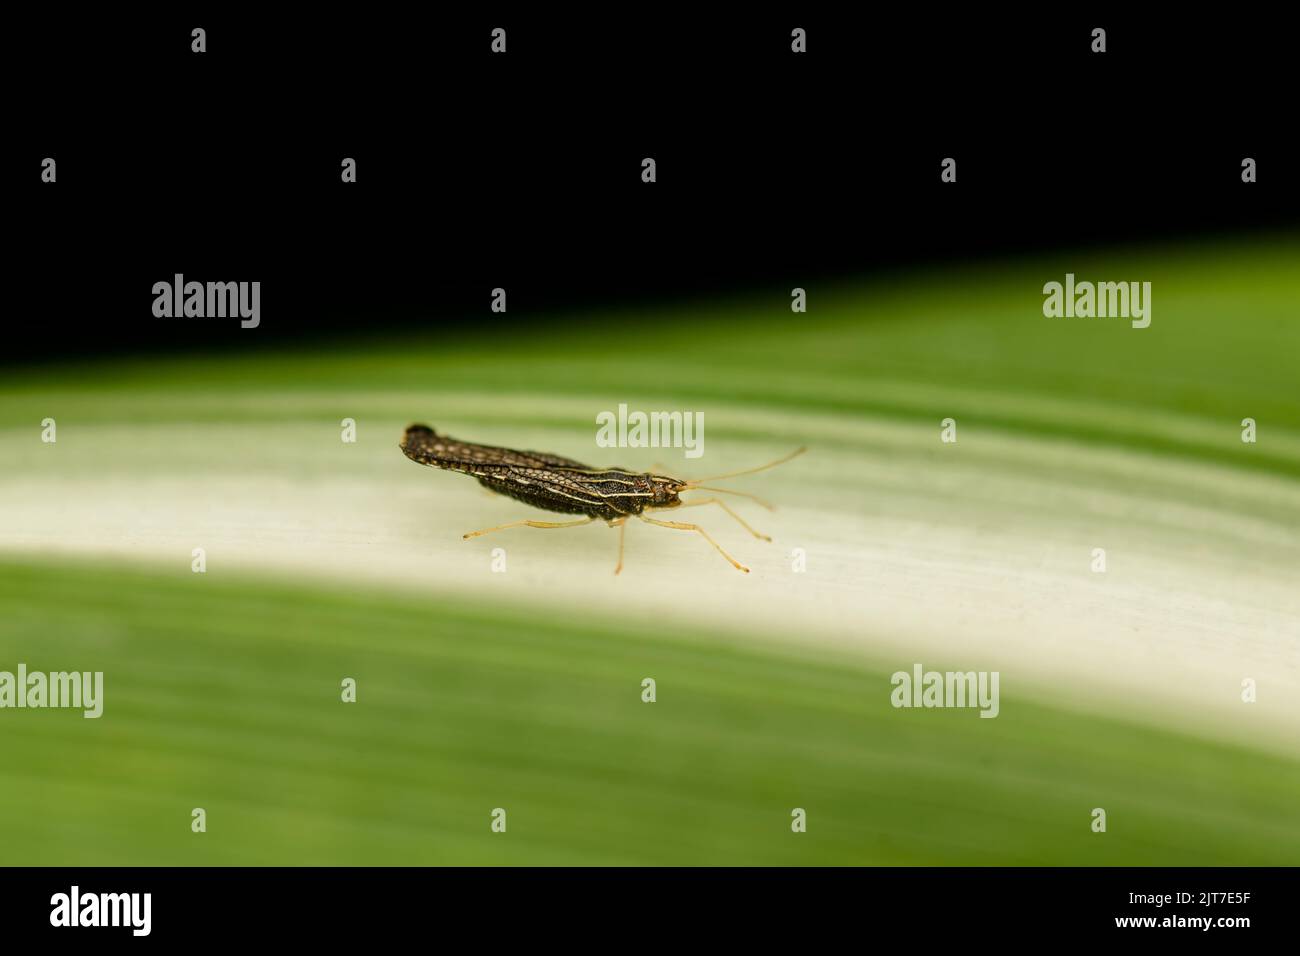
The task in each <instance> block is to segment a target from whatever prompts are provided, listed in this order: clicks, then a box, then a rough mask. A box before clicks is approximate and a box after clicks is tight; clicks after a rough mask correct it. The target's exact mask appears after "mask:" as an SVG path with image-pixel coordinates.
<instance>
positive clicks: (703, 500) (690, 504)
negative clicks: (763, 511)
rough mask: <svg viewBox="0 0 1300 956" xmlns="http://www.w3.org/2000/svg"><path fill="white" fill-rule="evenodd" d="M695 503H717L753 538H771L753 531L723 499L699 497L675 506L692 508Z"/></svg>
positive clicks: (769, 539)
mask: <svg viewBox="0 0 1300 956" xmlns="http://www.w3.org/2000/svg"><path fill="white" fill-rule="evenodd" d="M697 505H717V506H718V507H719V508H721V509H722V510H723V511H725V512H726V513H727V514H729V515H731V517H733V518H735V519H736V521H737V523H738V524H739V525H740V526H741V527H742V528H744V529H745V530H746V531H748V532H749V533H750V534H752V535H753V536H754V537H755V538H758V539H759V540H760V541H771V540H772V539H771V538H770V537H769V536H767V535H765V534H763V533H762V532H760V531H755V530H754V529H753V528H751V527H750V526H749V522H747V521H746V520H745V519H744V518H742V517H741V516H740V515H738V514H736V513H735V512H734V511H732V510H731V509H730V508H729V507H727V503H726V502H725V501H722V500H721V499H719V498H701V499H700V500H699V501H683V502H682V503H681V504H680V505H677V507H678V508H694V507H696V506H697Z"/></svg>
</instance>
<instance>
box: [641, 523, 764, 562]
mask: <svg viewBox="0 0 1300 956" xmlns="http://www.w3.org/2000/svg"><path fill="white" fill-rule="evenodd" d="M637 517H638V518H640V519H641V520H642V521H644V522H645V523H646V524H657V525H659V527H661V528H675V529H677V530H678V531H694V532H696V533H698V534H701V535H703V536H704V540H705V541H707V542H709V544H711V545H713V546H714V547H715V548H717V549H718V554H720V555H722V556H723V557H724V558H726V559H727V560H728V561H730V562H731V566H732V567H734V568H735V569H736V570H737V571H744V572H745V573H746V574H748V573H749V568H747V567H745V566H744V565H743V564H741V563H740V562H739V561H737V560H736V559H735V558H733V557H732V556H731V555H729V554H727V552H726V551H724V550H722V545H720V544H718V542H716V541H714V540H713V539H712V538H710V537H709V533H708V532H707V531H705V530H704V529H703V528H701V527H700V526H699V525H697V524H687V523H686V522H684V521H660V520H658V519H657V518H647V517H646V516H645V515H637Z"/></svg>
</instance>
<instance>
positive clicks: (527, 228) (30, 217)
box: [0, 6, 1300, 364]
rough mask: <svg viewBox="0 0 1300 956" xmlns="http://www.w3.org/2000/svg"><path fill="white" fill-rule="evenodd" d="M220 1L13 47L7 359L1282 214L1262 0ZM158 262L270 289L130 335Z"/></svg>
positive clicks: (484, 310)
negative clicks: (816, 0)
mask: <svg viewBox="0 0 1300 956" xmlns="http://www.w3.org/2000/svg"><path fill="white" fill-rule="evenodd" d="M218 10H219V8H214V9H197V10H193V11H189V10H184V9H178V8H168V9H167V11H166V12H165V13H161V14H158V15H155V16H146V15H143V14H138V15H135V17H134V19H133V18H132V17H131V15H123V14H118V13H115V14H113V15H112V16H108V15H87V14H81V13H78V14H76V15H75V16H72V15H70V14H64V13H60V12H57V11H56V12H53V13H50V14H46V15H37V16H36V17H34V18H28V19H26V20H21V19H20V20H17V21H14V22H13V23H12V25H11V27H10V28H9V30H8V31H7V32H8V33H9V43H8V49H7V50H6V53H7V54H8V62H7V67H6V68H7V70H8V71H9V72H10V74H11V76H10V80H11V83H10V87H11V93H12V94H13V95H12V100H13V106H14V109H13V114H12V116H11V119H10V122H9V123H8V124H7V125H8V126H9V132H10V134H11V135H10V136H8V137H7V139H9V140H10V145H9V147H8V149H7V150H6V162H8V163H10V164H12V166H13V168H12V169H9V170H6V173H7V175H6V176H5V182H6V190H7V191H8V192H9V194H10V195H9V201H8V203H7V207H8V208H9V210H10V211H11V213H12V215H11V216H7V217H6V218H8V219H9V230H8V231H9V232H10V233H11V236H12V237H13V238H14V239H15V240H16V242H14V244H13V247H12V251H11V253H10V264H11V266H12V267H13V268H12V269H11V270H10V281H9V285H10V295H9V297H8V300H9V303H10V307H9V309H8V310H7V312H8V316H7V320H6V322H5V334H4V360H7V361H10V362H31V361H40V360H43V359H57V358H60V357H64V356H68V355H74V356H82V357H94V356H112V355H115V354H119V353H122V352H126V351H139V350H154V351H162V352H176V351H196V350H206V349H210V348H238V349H248V348H260V347H265V346H268V345H277V344H284V343H301V342H303V341H304V340H305V339H331V338H340V337H342V338H345V339H346V338H348V337H352V336H358V335H369V334H372V333H383V332H386V331H389V330H392V329H402V330H408V329H409V330H413V331H421V330H434V331H436V333H437V334H457V333H458V332H460V331H463V330H465V329H469V328H472V327H474V326H476V325H479V324H491V325H493V326H495V327H501V328H502V330H503V332H505V333H508V332H509V331H510V330H511V329H512V328H515V327H516V326H517V325H520V324H527V323H529V322H530V321H532V320H533V319H534V318H535V317H536V316H537V315H538V314H540V313H542V312H550V313H551V314H553V315H556V316H559V319H558V320H559V321H593V320H596V319H597V318H598V316H599V312H600V309H601V308H602V307H603V306H608V305H625V304H642V303H646V302H654V301H664V302H671V301H673V300H678V299H681V298H684V297H692V296H700V295H711V294H726V293H728V292H735V291H751V290H754V289H758V288H772V289H774V290H775V289H784V290H787V291H786V292H785V293H784V294H785V295H788V289H789V288H790V287H792V286H794V285H801V286H804V287H809V286H812V285H815V284H816V283H817V282H818V281H822V280H826V279H833V278H836V277H845V276H857V275H864V274H868V273H872V272H881V271H889V270H897V269H898V268H900V267H904V266H907V265H910V264H914V263H930V262H945V261H953V260H966V259H972V258H973V259H980V258H982V257H996V256H1003V255H1014V254H1018V253H1025V252H1033V251H1036V250H1041V249H1048V248H1075V247H1086V246H1097V245H1108V244H1112V243H1123V242H1130V241H1143V240H1147V239H1161V238H1174V237H1182V236H1207V237H1209V236H1215V235H1220V234H1230V233H1240V232H1250V231H1259V230H1266V229H1273V230H1278V229H1284V228H1295V227H1296V226H1297V225H1300V190H1298V189H1297V186H1296V185H1295V181H1296V173H1297V156H1296V153H1295V152H1294V149H1293V147H1292V145H1291V143H1290V142H1289V132H1290V127H1292V126H1294V122H1295V117H1294V107H1295V97H1294V90H1295V83H1294V78H1293V76H1291V75H1290V73H1289V71H1288V67H1287V64H1288V62H1290V59H1291V58H1290V56H1289V49H1290V44H1289V41H1288V38H1289V36H1290V33H1289V32H1288V31H1287V30H1286V29H1285V27H1284V25H1283V23H1282V22H1281V21H1280V20H1279V21H1273V22H1270V20H1269V18H1268V15H1267V14H1263V13H1259V12H1257V11H1251V13H1250V16H1249V17H1244V16H1243V17H1232V18H1229V17H1226V16H1223V15H1219V16H1217V17H1216V18H1213V19H1211V18H1209V17H1208V16H1206V17H1194V16H1192V15H1190V14H1181V15H1172V14H1171V15H1166V16H1162V17H1158V18H1157V17H1150V18H1147V19H1143V18H1137V17H1135V16H1133V15H1132V14H1128V13H1120V12H1115V11H1111V12H1108V11H1106V10H1104V9H1100V8H1092V9H1089V10H1087V11H1082V12H1079V13H1054V14H1038V13H1030V14H1025V13H1015V12H997V13H984V12H981V13H978V14H975V13H961V14H957V13H945V12H943V11H941V10H935V9H932V8H928V7H927V8H918V9H917V11H916V12H915V13H913V14H907V15H903V14H896V13H893V14H889V13H879V12H875V11H869V10H867V11H858V12H849V11H844V10H838V9H836V8H835V7H833V6H827V7H825V8H822V9H820V10H809V9H808V8H807V7H804V6H799V7H793V6H792V7H791V8H790V9H788V10H781V9H778V8H765V9H764V10H763V11H762V12H758V11H751V10H741V9H733V10H727V11H717V12H712V13H710V12H706V11H701V10H698V9H695V8H693V7H688V6H682V7H663V6H651V7H636V8H629V9H628V10H626V11H623V12H621V13H618V12H614V11H603V12H594V11H593V12H590V13H584V12H582V11H579V10H563V11H549V12H545V13H543V12H539V11H537V10H536V9H534V10H531V11H528V10H527V8H524V9H522V10H516V11H512V10H509V9H506V8H494V9H493V10H491V11H489V12H488V13H485V14H483V15H481V16H480V15H475V16H467V15H456V14H450V13H445V12H438V11H436V10H432V12H426V13H424V14H415V13H413V12H384V11H378V10H377V11H364V10H363V11H361V12H356V11H347V12H339V13H337V14H331V13H328V12H323V11H299V12H297V13H294V14H292V15H286V16H283V17H282V18H273V17H271V16H269V15H265V14H263V15H258V16H256V17H254V16H246V17H232V16H229V15H226V14H223V13H220V12H218ZM194 26H203V27H204V28H205V29H206V30H207V45H208V49H207V52H206V53H203V54H195V53H192V52H191V50H190V43H191V37H190V30H191V29H192V28H193V27H194ZM494 26H502V27H504V28H505V29H506V30H507V31H508V52H507V53H506V54H505V55H504V56H501V55H494V54H492V53H491V52H490V48H489V44H490V36H489V34H490V31H491V29H492V27H494ZM794 26H802V27H804V28H805V29H807V31H808V36H809V41H808V43H809V52H808V53H806V54H804V55H795V54H792V53H791V52H790V30H791V29H792V28H793V27H794ZM1094 26H1104V27H1105V28H1106V29H1107V31H1108V37H1107V39H1108V51H1107V52H1106V53H1105V54H1100V55H1099V54H1093V53H1092V52H1091V51H1090V44H1091V29H1092V28H1093V27H1094ZM45 156H53V157H54V158H55V159H56V160H57V163H58V182H57V183H56V184H53V185H51V184H45V183H41V182H40V162H41V159H42V158H43V157H45ZM344 156H349V157H353V158H355V159H356V160H357V163H358V182H357V183H355V184H343V183H342V182H341V181H340V175H339V174H340V162H341V160H342V158H343V157H344ZM646 156H653V157H654V158H655V159H656V162H657V164H658V170H657V172H658V182H656V183H654V184H645V183H642V182H641V179H640V172H641V167H640V161H641V159H642V158H643V157H646ZM945 156H952V157H955V158H956V159H957V162H958V181H957V183H956V184H943V183H941V182H940V180H939V163H940V161H941V159H942V158H943V157H945ZM1244 156H1252V157H1254V158H1255V159H1256V160H1257V161H1258V163H1259V176H1260V182H1258V183H1256V184H1254V185H1250V186H1247V185H1245V184H1243V183H1242V182H1241V179H1240V172H1241V159H1242V157H1244ZM177 272H180V273H183V274H185V275H186V276H187V278H193V279H198V280H201V281H206V280H222V281H227V280H244V281H247V280H252V279H258V280H260V281H261V282H262V311H263V321H262V325H261V327H260V328H259V329H258V330H257V331H256V332H255V333H250V332H249V331H246V330H241V329H240V328H239V325H238V323H231V322H193V321H191V322H183V321H182V322H178V321H167V320H158V319H154V318H153V316H152V313H151V311H150V305H151V303H152V293H151V287H152V285H153V283H154V282H156V281H160V280H170V278H171V277H172V275H173V274H174V273H177ZM498 286H500V287H504V288H506V289H507V291H508V294H509V303H510V312H509V313H508V314H507V315H506V316H500V315H494V314H492V313H490V312H489V310H488V303H489V297H490V291H491V289H493V288H494V287H498ZM635 338H636V336H635V333H632V334H622V333H618V332H611V333H610V345H611V348H622V347H628V346H630V345H633V344H635V342H634V341H633V340H634V339H635ZM0 364H3V363H2V362H0Z"/></svg>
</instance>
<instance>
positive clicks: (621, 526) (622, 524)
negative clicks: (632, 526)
mask: <svg viewBox="0 0 1300 956" xmlns="http://www.w3.org/2000/svg"><path fill="white" fill-rule="evenodd" d="M609 526H610V527H611V528H618V565H617V566H616V567H615V568H614V573H615V574H618V572H620V571H622V570H623V535H624V534H626V533H627V519H626V518H619V519H618V520H617V521H611V522H610V523H609Z"/></svg>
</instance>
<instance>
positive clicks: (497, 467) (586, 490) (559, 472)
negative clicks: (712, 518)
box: [400, 425, 803, 574]
mask: <svg viewBox="0 0 1300 956" xmlns="http://www.w3.org/2000/svg"><path fill="white" fill-rule="evenodd" d="M400 447H401V449H402V452H403V454H405V455H406V457H407V458H409V459H411V460H412V461H415V462H418V463H420V464H422V465H431V466H433V467H434V468H442V469H444V470H446V471H458V472H461V473H462V474H466V475H472V476H473V477H475V478H477V479H478V481H479V484H481V485H483V487H485V488H487V489H489V490H491V491H494V492H497V493H498V494H502V495H508V496H509V497H511V498H514V499H516V500H517V501H522V502H524V503H525V504H529V505H532V506H533V507H535V508H541V509H544V510H546V511H556V512H559V513H561V514H572V515H583V516H584V517H582V518H579V519H577V520H575V521H558V522H557V521H514V522H511V523H510V524H504V525H498V526H497V527H494V528H484V529H483V530H482V531H471V532H469V533H468V534H466V535H465V537H466V538H474V537H478V536H479V535H482V534H487V533H488V532H491V531H501V530H503V529H505V528H517V527H530V528H571V527H577V526H578V525H584V524H590V523H591V522H593V521H596V520H597V519H600V520H603V521H605V522H606V523H607V524H609V525H610V526H611V527H616V528H618V529H619V540H618V566H617V567H616V568H615V569H614V573H615V574H617V573H618V572H619V571H621V570H622V569H623V532H624V529H625V527H626V524H627V521H628V519H629V518H636V519H638V520H640V521H644V522H646V523H647V524H657V525H660V526H661V527H666V528H675V529H677V530H681V531H694V532H697V533H698V534H700V535H702V536H703V537H704V538H705V540H707V541H708V542H709V543H710V544H712V545H713V546H714V547H715V548H717V549H718V551H719V552H720V553H721V554H722V556H723V557H724V558H726V559H727V560H728V561H730V562H731V564H732V565H733V566H735V567H736V568H737V569H738V570H741V571H745V572H748V571H749V569H748V568H747V567H745V566H744V565H742V564H741V563H740V562H738V561H737V560H736V559H735V558H733V557H732V556H731V555H729V554H727V552H726V551H724V550H723V549H722V547H721V546H720V545H719V544H718V543H717V542H716V541H714V540H713V539H712V538H711V537H709V535H708V533H707V532H705V530H704V529H703V528H701V527H699V526H698V525H693V524H686V523H684V522H680V521H659V520H657V519H655V518H650V517H647V516H646V514H645V512H647V511H653V510H660V509H669V508H684V507H694V506H697V505H706V504H715V505H718V506H719V507H720V508H722V509H723V510H724V511H726V512H727V513H728V514H729V515H731V516H732V517H733V518H735V519H736V520H737V521H738V522H740V524H741V525H742V526H743V527H744V528H745V529H746V530H747V531H749V533H750V534H752V535H754V537H756V538H762V539H764V540H768V541H770V540H771V538H768V537H767V536H766V535H763V534H759V533H758V532H757V531H755V530H754V529H753V528H751V527H750V526H749V525H748V524H746V523H745V522H744V520H743V519H741V517H740V516H739V515H737V514H736V513H735V512H734V511H732V510H731V509H730V508H729V507H728V506H727V505H726V504H725V503H724V502H722V501H719V500H718V499H717V498H706V499H702V500H698V501H687V502H684V501H682V499H681V498H680V497H679V496H680V494H681V493H682V492H684V491H691V490H693V489H696V488H700V489H701V490H709V491H720V492H726V493H729V494H744V493H743V492H727V491H726V489H721V488H707V489H706V488H704V487H703V486H702V485H701V484H700V482H701V481H716V480H720V479H723V478H731V477H734V476H735V474H748V473H749V472H750V471H761V470H762V468H770V467H771V466H772V465H776V464H780V463H781V462H782V461H788V460H789V459H790V458H793V457H794V456H795V455H798V454H800V453H801V452H802V451H803V449H802V448H800V449H799V450H798V451H796V452H795V453H794V454H793V455H788V456H786V457H785V458H782V459H781V460H780V461H777V462H772V463H771V465H763V466H762V468H753V469H749V470H748V471H744V472H736V473H733V474H731V475H716V476H714V477H713V478H704V479H699V480H695V481H683V480H681V479H679V478H672V477H669V476H668V475H657V474H650V473H643V472H634V471H628V470H627V469H625V468H593V467H591V466H590V465H584V464H583V463H582V462H578V461H574V460H573V459H572V458H562V457H560V456H559V455H549V454H545V453H543V452H535V451H514V450H512V449H510V448H498V447H496V446H493V445H477V444H474V443H473V442H463V441H457V440H456V439H454V438H449V437H447V436H446V435H439V434H437V433H436V432H435V431H434V430H433V429H432V428H430V427H428V426H427V425H411V426H410V427H409V428H407V429H406V434H405V435H404V436H403V437H402V442H401V446H400ZM746 497H753V496H752V495H746ZM755 500H758V499H755ZM760 503H762V502H760Z"/></svg>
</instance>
